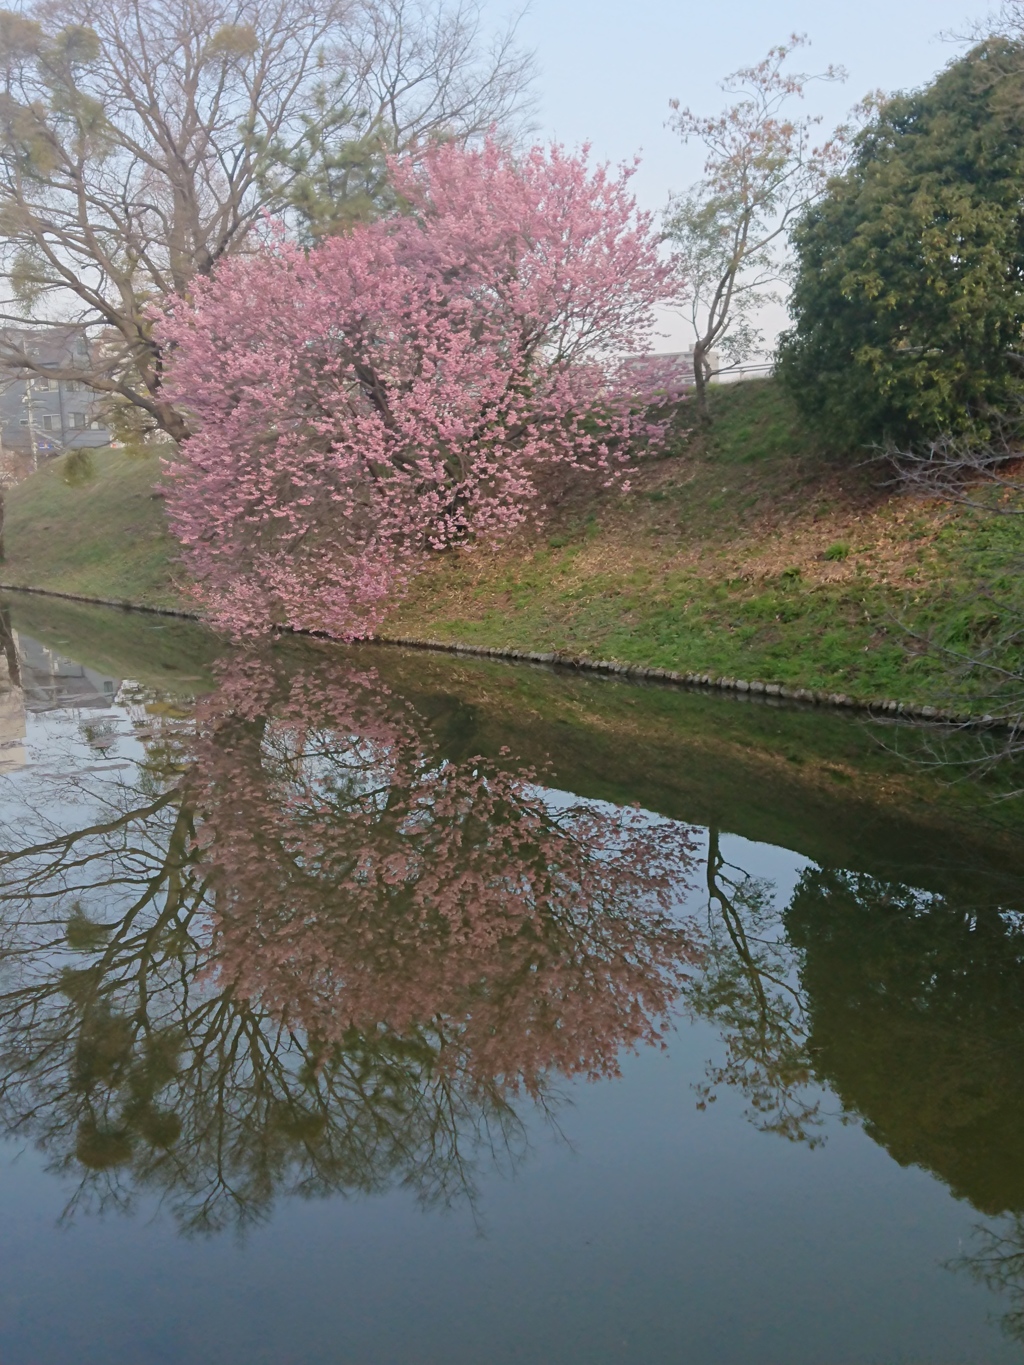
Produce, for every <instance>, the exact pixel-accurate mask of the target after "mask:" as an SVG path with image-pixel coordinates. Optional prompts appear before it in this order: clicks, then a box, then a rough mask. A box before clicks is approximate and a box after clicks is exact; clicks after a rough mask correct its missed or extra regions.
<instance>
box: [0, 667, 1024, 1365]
mask: <svg viewBox="0 0 1024 1365" xmlns="http://www.w3.org/2000/svg"><path fill="white" fill-rule="evenodd" d="M135 695H136V694H134V693H132V692H130V690H129V689H126V691H125V694H124V697H123V698H122V699H117V700H114V701H113V702H112V704H110V705H109V706H107V707H106V708H105V709H104V711H103V713H102V715H97V713H96V711H94V710H93V711H88V712H87V711H85V710H79V711H72V712H67V711H47V712H44V713H38V712H31V711H30V712H29V714H28V716H27V734H26V743H25V749H26V760H27V765H26V766H25V767H24V768H22V769H20V770H19V771H16V772H13V773H8V774H7V775H6V776H5V777H3V778H2V779H0V823H2V824H3V826H4V827H5V828H6V829H7V830H10V829H11V828H12V827H16V826H18V825H19V824H20V825H21V828H22V830H27V829H29V828H30V827H31V826H32V824H33V821H34V818H35V817H33V816H31V815H28V817H27V819H26V811H27V808H28V807H35V809H36V810H37V811H38V812H39V818H40V819H41V820H44V821H45V822H48V823H49V824H51V825H54V826H58V827H62V828H65V829H72V828H76V827H80V826H81V824H82V823H83V822H84V819H91V818H95V816H96V815H97V813H102V811H103V810H104V809H107V808H111V807H113V806H116V805H117V803H118V801H119V800H120V798H121V795H122V793H123V790H124V788H125V786H126V785H127V786H130V785H131V784H132V782H133V778H134V773H135V768H134V765H135V764H136V763H141V762H143V761H144V760H145V756H146V746H145V744H144V743H143V742H142V741H141V740H139V739H138V738H136V737H135V735H134V730H135V729H137V728H138V727H139V726H141V725H146V726H148V725H149V724H150V721H149V720H148V719H147V718H146V714H145V710H144V706H143V703H142V702H141V700H134V701H131V700H127V698H128V697H129V696H135ZM174 724H175V723H174V722H173V721H172V722H170V723H169V727H168V728H169V729H170V730H171V731H173V729H174ZM100 733H109V734H114V735H116V736H117V738H116V742H115V743H114V744H113V745H112V746H109V747H107V748H106V749H104V750H102V751H99V750H97V747H96V745H95V742H93V743H90V741H89V734H92V736H93V739H94V740H95V737H96V735H97V734H100ZM362 756H363V757H364V758H372V757H373V753H372V750H371V749H366V750H365V751H364V752H363V754H362ZM75 773H77V774H78V775H79V776H78V779H77V782H75V781H71V780H68V779H70V778H72V777H73V775H74V774H75ZM303 775H304V778H305V779H306V780H307V781H310V782H311V783H312V785H314V786H315V785H317V784H318V783H326V782H327V781H328V780H329V774H328V768H327V766H326V763H325V760H323V759H321V758H316V757H314V758H312V759H310V761H309V764H308V767H307V770H306V771H305V773H304V774H303ZM364 780H368V779H364ZM154 789H156V788H154ZM530 790H531V791H532V792H535V793H538V794H542V797H543V801H544V804H545V806H546V807H547V809H548V810H549V811H550V812H552V813H554V814H559V813H563V812H565V811H568V810H570V809H571V808H573V807H578V806H579V805H580V799H579V798H578V797H576V796H575V795H573V794H572V793H571V792H569V791H564V790H560V789H557V788H549V787H540V786H537V787H533V788H531V789H530ZM584 804H585V805H586V807H587V808H589V809H591V810H593V811H595V812H599V813H606V814H609V815H610V814H611V813H613V811H614V808H613V807H611V806H609V805H608V804H607V803H604V802H598V801H588V802H586V803H584ZM640 815H641V818H642V820H644V821H646V822H648V823H649V824H650V825H651V826H652V827H659V826H664V825H667V824H668V823H669V822H667V821H665V820H664V818H663V817H662V816H660V815H657V814H656V813H653V812H649V811H644V812H641V813H640ZM137 837H139V838H142V839H144V836H143V835H141V834H139V835H138V836H137ZM718 849H719V853H720V854H721V857H722V858H723V860H724V867H725V868H726V869H727V870H728V871H729V872H730V874H731V875H732V876H733V877H734V879H735V881H736V883H737V884H739V885H741V886H743V885H746V884H747V883H748V882H756V881H759V880H761V881H764V882H767V883H770V887H768V888H767V902H766V904H767V906H768V913H767V916H766V919H765V920H764V923H763V924H762V926H761V927H762V929H763V930H764V938H765V942H766V943H768V945H769V946H770V947H772V948H773V949H778V951H779V953H780V954H782V956H785V950H786V947H787V945H786V943H785V936H784V926H783V921H782V916H783V913H784V911H785V910H786V907H787V906H789V905H790V903H791V902H792V900H793V897H794V892H796V891H797V888H798V884H799V883H800V880H801V875H802V874H804V873H805V872H807V871H808V869H811V868H812V864H811V863H810V862H809V861H808V860H807V859H806V858H804V857H802V856H801V855H798V854H794V853H791V852H789V851H787V850H785V849H783V848H777V847H771V846H769V845H766V844H759V843H755V842H752V841H750V840H748V839H744V838H742V837H740V836H738V835H734V834H729V833H727V832H726V833H722V834H721V836H720V838H719V844H718ZM708 851H709V840H708V835H707V834H706V833H704V832H698V837H697V841H696V856H697V869H696V875H695V878H694V882H695V884H694V886H693V887H692V889H691V890H690V892H689V894H687V895H686V896H685V897H679V898H678V900H677V904H676V905H675V907H674V912H675V913H676V914H679V915H682V914H683V913H684V912H686V913H692V914H694V915H697V916H698V918H699V917H700V916H701V915H704V916H706V915H707V904H708V891H707V888H706V887H705V886H704V884H703V882H702V875H703V868H704V865H705V863H706V860H707V857H708ZM609 856H610V855H609V854H607V853H602V854H599V857H600V858H607V857H609ZM84 895H85V902H84V904H85V908H87V910H88V912H89V913H90V914H91V915H93V916H94V917H95V918H97V919H103V920H109V919H110V918H111V917H112V916H113V915H114V914H115V913H117V912H119V911H120V910H122V909H123V907H124V905H125V903H126V896H127V893H126V892H124V891H123V890H121V889H119V890H115V891H111V890H110V889H109V888H107V889H104V890H99V889H97V890H94V891H90V892H87V893H84ZM90 897H91V898H92V899H90ZM66 956H67V954H65V953H64V952H63V951H56V950H52V949H49V950H46V951H44V953H43V954H41V956H40V960H39V961H38V962H37V963H36V964H35V966H36V969H37V970H38V971H40V972H43V973H45V971H47V970H48V969H50V968H52V967H53V966H55V965H59V964H60V963H61V962H62V961H63V960H64V958H65V957H66ZM780 960H781V959H780ZM786 961H787V962H788V966H786V965H785V964H784V972H783V984H784V985H786V986H792V985H794V984H796V983H797V981H798V968H799V961H798V959H797V957H796V955H795V954H793V953H792V952H790V953H789V957H788V959H786ZM0 971H2V976H0V980H3V981H4V982H5V987H6V981H7V980H9V973H8V972H7V971H6V970H4V969H0ZM212 991H213V987H212V985H210V984H209V983H208V984H207V985H206V986H204V987H203V988H202V991H201V994H204V995H207V996H209V995H211V994H212ZM158 1013H159V1011H158ZM725 1060H726V1049H725V1045H724V1043H723V1037H722V1032H721V1030H720V1029H719V1028H717V1027H713V1026H712V1025H711V1024H710V1023H709V1022H707V1020H706V1019H699V1020H697V1021H696V1022H694V1021H693V1020H691V1019H689V1018H683V1019H681V1020H680V1021H679V1024H678V1026H677V1028H676V1029H675V1030H674V1031H673V1033H672V1034H671V1035H670V1036H669V1038H668V1046H667V1049H665V1050H659V1049H657V1048H641V1049H640V1051H639V1052H637V1053H635V1054H632V1053H627V1054H626V1055H625V1056H624V1057H623V1075H622V1077H621V1078H619V1079H615V1080H605V1081H602V1082H600V1083H597V1084H588V1083H586V1082H584V1081H579V1080H576V1081H565V1080H562V1081H561V1082H560V1083H559V1090H560V1091H561V1093H562V1094H563V1095H564V1097H565V1100H566V1102H565V1103H564V1104H563V1105H561V1106H560V1107H559V1108H558V1109H557V1111H556V1112H555V1114H554V1115H553V1116H552V1117H551V1118H549V1117H546V1116H545V1115H544V1114H542V1113H540V1112H538V1111H537V1110H535V1109H531V1108H530V1106H528V1105H527V1106H523V1108H522V1118H523V1121H524V1123H525V1125H526V1135H527V1141H528V1147H527V1152H526V1156H525V1159H524V1160H522V1161H520V1162H518V1163H514V1164H513V1166H512V1167H510V1166H509V1164H508V1163H507V1162H499V1163H495V1164H492V1165H488V1164H487V1163H486V1162H485V1163H483V1164H482V1165H481V1166H480V1168H479V1173H478V1176H477V1195H476V1199H475V1202H474V1204H473V1206H472V1207H471V1206H470V1205H469V1204H467V1203H459V1202H456V1203H455V1205H454V1206H453V1207H452V1208H450V1209H448V1210H443V1211H439V1210H432V1211H423V1210H422V1209H421V1208H420V1207H419V1206H418V1205H417V1203H416V1201H415V1200H414V1198H413V1197H412V1194H411V1192H410V1191H409V1190H403V1189H389V1190H386V1191H385V1192H382V1193H380V1194H375V1195H372V1196H368V1195H365V1194H351V1193H350V1194H348V1195H345V1196H336V1197H333V1198H325V1199H321V1198H314V1199H310V1200H303V1199H295V1198H278V1199H277V1200H276V1201H273V1203H272V1208H271V1209H270V1210H269V1216H268V1221H267V1222H266V1223H265V1224H264V1225H262V1226H259V1225H258V1226H254V1227H252V1228H250V1229H249V1230H248V1231H247V1232H246V1233H245V1235H244V1236H242V1237H236V1236H233V1235H232V1234H230V1233H228V1234H226V1235H223V1236H220V1237H213V1238H203V1237H198V1238H194V1239H184V1238H181V1237H179V1236H178V1235H177V1234H176V1231H175V1225H174V1216H173V1214H174V1210H173V1195H171V1196H169V1197H168V1198H167V1200H166V1201H165V1204H164V1207H163V1208H162V1209H159V1208H158V1207H157V1201H156V1197H155V1195H154V1194H153V1193H151V1192H147V1191H146V1190H145V1189H142V1190H140V1191H139V1192H138V1203H137V1206H136V1207H135V1209H134V1211H133V1214H132V1215H131V1216H119V1215H117V1214H113V1213H111V1214H108V1215H107V1216H105V1217H102V1218H99V1217H78V1218H76V1219H74V1220H73V1222H72V1223H71V1224H70V1225H64V1226H61V1227H59V1228H58V1227H57V1222H58V1220H59V1218H60V1215H61V1210H62V1208H63V1207H64V1203H65V1200H66V1198H67V1196H68V1192H69V1189H70V1188H72V1187H73V1185H74V1181H75V1174H74V1172H73V1171H72V1170H67V1171H55V1170H46V1169H45V1168H46V1166H47V1163H48V1162H49V1161H51V1157H49V1156H48V1155H45V1154H41V1153H39V1152H38V1151H37V1150H36V1149H35V1148H34V1146H33V1143H32V1140H31V1134H30V1133H26V1135H25V1136H23V1137H20V1138H19V1137H13V1138H10V1139H9V1140H8V1141H7V1143H6V1150H7V1152H8V1154H9V1157H10V1160H9V1161H8V1162H7V1163H6V1164H4V1165H3V1166H2V1168H0V1220H2V1227H3V1229H4V1234H3V1238H2V1239H0V1360H2V1361H3V1365H30V1362H31V1365H48V1363H49V1362H51V1361H52V1362H54V1365H57V1362H64V1361H70V1360H74V1361H75V1362H76V1365H78V1363H80V1365H93V1362H95V1363H96V1365H149V1362H154V1363H156V1362H161V1363H162V1362H174V1365H178V1362H181V1363H182V1365H184V1363H185V1362H188V1365H206V1362H209V1365H215V1363H216V1365H236V1362H237V1365H285V1363H286V1362H292V1361H294V1362H296V1363H298V1362H303V1365H307V1363H308V1365H321V1363H322V1365H328V1362H330V1365H348V1363H349V1362H351V1365H435V1362H436V1365H442V1362H443V1365H478V1363H479V1362H484V1361H486V1362H487V1365H506V1362H515V1361H528V1362H531V1363H533V1362H545V1363H546V1362H551V1365H577V1362H578V1363H579V1365H584V1362H585V1363H586V1365H627V1363H628V1365H632V1363H633V1362H644V1365H669V1363H670V1362H671V1363H672V1365H675V1362H682V1363H685V1365H691V1363H692V1365H705V1363H706V1365H753V1362H757V1365H773V1363H774V1362H778V1365H783V1362H784V1363H785V1365H822V1363H823V1362H825V1361H829V1362H837V1363H839V1362H843V1363H844V1365H868V1362H885V1365H896V1363H897V1362H907V1363H908V1365H909V1363H910V1362H916V1363H917V1365H920V1362H923V1361H929V1362H938V1361H942V1362H948V1363H949V1365H983V1363H984V1365H1003V1362H1010V1361H1015V1360H1019V1359H1020V1351H1019V1348H1015V1347H1014V1346H1012V1345H1011V1344H1010V1343H1009V1342H1007V1341H1006V1340H1005V1338H1003V1337H1002V1336H1001V1335H1000V1333H999V1332H998V1331H997V1329H996V1328H995V1327H994V1326H993V1325H992V1324H991V1323H990V1322H989V1321H988V1318H989V1315H990V1314H991V1313H993V1311H998V1304H997V1303H996V1301H995V1300H994V1299H993V1298H992V1297H991V1296H990V1295H988V1294H987V1293H986V1292H985V1291H984V1290H982V1289H980V1288H978V1287H977V1286H975V1285H973V1284H972V1283H971V1282H970V1280H969V1279H968V1278H967V1277H966V1276H962V1275H959V1276H958V1275H952V1274H950V1273H949V1271H948V1270H947V1269H945V1268H943V1266H942V1264H941V1263H942V1262H943V1261H944V1260H948V1259H951V1258H954V1257H956V1256H957V1254H958V1253H959V1252H960V1251H961V1250H962V1249H963V1248H964V1247H965V1246H967V1245H968V1244H969V1240H970V1235H971V1228H972V1225H973V1224H975V1223H976V1222H977V1221H978V1215H977V1214H976V1213H975V1212H974V1211H973V1210H972V1209H971V1208H970V1206H969V1205H967V1204H966V1203H965V1202H958V1201H956V1200H954V1199H953V1198H952V1197H951V1195H950V1194H949V1192H948V1189H947V1188H946V1186H945V1185H943V1184H942V1183H941V1182H940V1181H939V1180H937V1179H935V1178H934V1177H933V1176H931V1175H929V1174H927V1173H925V1172H924V1171H922V1170H920V1169H917V1168H914V1167H910V1168H906V1169H904V1168H901V1167H900V1166H899V1165H897V1164H896V1162H895V1161H893V1159H892V1158H891V1157H890V1156H889V1155H888V1153H887V1152H886V1151H885V1150H884V1148H883V1147H882V1146H880V1145H878V1144H877V1143H876V1142H875V1141H873V1140H872V1138H871V1137H870V1136H869V1135H868V1133H866V1132H865V1131H864V1130H863V1129H862V1128H861V1127H860V1126H859V1125H857V1124H854V1125H849V1126H848V1125H846V1124H844V1123H842V1122H841V1121H840V1118H839V1114H840V1110H841V1105H840V1103H839V1101H838V1100H837V1098H836V1097H835V1096H833V1095H830V1094H828V1093H824V1094H823V1093H822V1092H821V1091H820V1089H819V1088H817V1087H815V1086H814V1084H813V1083H810V1084H808V1085H807V1086H806V1087H805V1088H806V1090H807V1092H808V1094H810V1095H812V1096H813V1095H818V1096H819V1097H821V1098H823V1100H824V1101H825V1105H824V1114H823V1128H822V1132H823V1134H824V1135H825V1136H826V1137H827V1142H826V1143H825V1144H824V1146H822V1147H819V1148H816V1149H814V1150H811V1149H809V1148H808V1146H807V1145H805V1144H803V1143H797V1142H787V1141H785V1140H783V1139H781V1138H778V1137H777V1136H774V1135H771V1134H764V1133H761V1132H759V1131H758V1130H757V1127H756V1125H755V1124H753V1123H751V1122H750V1119H749V1114H748V1113H747V1112H746V1111H747V1108H748V1106H747V1101H746V1099H745V1097H744V1095H742V1094H741V1093H738V1092H737V1090H736V1089H735V1088H730V1087H729V1086H722V1085H719V1086H718V1087H717V1091H716V1097H715V1100H714V1102H713V1103H712V1104H710V1105H708V1107H707V1108H706V1109H705V1110H703V1111H698V1110H697V1108H696V1105H695V1090H694V1086H695V1085H698V1084H699V1083H700V1082H701V1081H702V1079H703V1078H704V1077H705V1075H706V1072H707V1067H708V1064H709V1063H710V1065H711V1066H712V1067H716V1066H717V1067H721V1066H722V1065H724V1063H725Z"/></svg>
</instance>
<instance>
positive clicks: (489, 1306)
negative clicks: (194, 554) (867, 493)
mask: <svg viewBox="0 0 1024 1365" xmlns="http://www.w3.org/2000/svg"><path fill="white" fill-rule="evenodd" d="M0 627H2V628H0V637H2V643H3V647H4V663H3V664H2V665H0V683H2V687H0V1125H2V1133H3V1145H2V1147H0V1219H2V1224H0V1226H2V1228H3V1237H2V1239H0V1361H2V1362H3V1365H49V1363H50V1362H54V1365H58V1363H60V1362H68V1361H75V1362H80V1363H81V1365H86V1363H89V1365H91V1363H92V1362H96V1365H101V1363H102V1365H122V1363H123V1365H150V1362H153V1365H157V1363H158V1362H159V1363H162V1362H168V1363H171V1362H173V1363H174V1365H179V1363H180V1365H185V1363H186V1362H188V1365H200V1363H201V1362H210V1365H214V1362H216V1365H234V1363H235V1362H238V1365H243V1362H244V1365H258V1363H259V1365H262V1363H263V1362H266V1365H290V1363H291V1362H295V1363H296V1365H298V1363H299V1362H303V1365H307V1363H308V1365H314V1363H316V1365H319V1363H320V1362H324V1365H326V1363H327V1362H330V1363H331V1365H335V1363H337V1365H385V1363H386V1365H435V1362H436V1365H441V1363H442V1362H444V1365H462V1363H465V1365H484V1363H485V1362H486V1365H499V1363H501V1362H512V1361H523V1362H551V1363H552V1365H562V1362H566V1363H567V1365H568V1363H570V1362H580V1365H582V1363H583V1362H586V1365H604V1363H605V1362H607V1363H608V1365H612V1363H613V1362H614V1363H615V1365H619V1363H624V1362H644V1365H661V1363H662V1362H665V1363H666V1365H668V1362H680V1363H681V1365H691V1363H692V1365H704V1362H707V1363H708V1365H712V1362H713V1363H714V1365H733V1363H734V1365H748V1363H750V1365H753V1362H757V1365H774V1363H775V1362H777V1363H778V1365H803V1363H804V1362H806V1365H823V1362H830V1365H867V1363H868V1362H872V1363H873V1365H896V1363H897V1362H900V1363H904V1362H905V1363H906V1365H910V1363H911V1362H913V1365H954V1363H955V1365H961V1363H965V1362H992V1363H997V1362H1004V1361H1007V1362H1008V1361H1019V1360H1021V1359H1022V1358H1024V1348H1022V1344H1021V1343H1022V1342H1024V920H1022V918H1021V914H1022V912H1024V840H1022V839H1021V838H1020V833H1021V828H1020V825H1019V824H1018V821H1020V811H1019V809H1018V804H1019V803H1014V802H1012V801H1010V802H1007V801H1003V802H999V803H993V802H992V800H991V797H990V795H989V793H988V792H987V791H986V790H984V789H982V788H980V787H979V786H978V784H977V783H970V782H967V783H965V782H960V783H958V784H956V785H954V786H949V785H948V783H946V782H945V781H944V780H943V776H944V775H943V774H942V773H940V772H938V771H936V770H935V769H934V768H931V767H923V766H922V765H921V764H920V762H919V761H917V760H919V759H920V756H921V753H922V744H924V743H925V741H923V740H921V739H920V737H919V736H918V735H917V734H916V733H915V732H912V731H909V730H905V731H904V730H893V729H892V728H889V729H887V730H882V729H878V730H875V729H873V728H872V727H870V726H865V725H864V724H863V723H861V722H858V721H856V720H854V719H851V718H849V717H838V716H837V717H831V716H830V717H821V716H817V715H814V714H813V713H800V712H793V711H789V710H785V709H783V708H768V707H766V706H758V707H754V706H741V705H739V704H737V703H734V702H730V701H727V700H724V699H720V698H706V697H694V696H688V695H686V694H683V693H679V692H673V691H670V690H669V689H661V688H640V687H631V686H629V685H628V684H622V683H617V682H610V681H609V682H603V681H599V680H587V679H579V678H575V677H567V676H564V675H558V674H556V673H553V672H550V671H545V670H538V669H529V668H514V667H510V666H504V665H499V664H492V663H486V664H485V663H477V662H475V661H470V662H467V661H458V660H447V659H440V658H436V657H432V656H428V655H416V654H404V653H401V652H399V651H385V650H373V649H370V648H366V649H361V650H360V649H354V650H342V649H339V648H336V647H332V646H326V645H325V646H315V645H306V646H301V645H291V646H287V647H285V646H279V647H278V648H276V649H273V650H268V651H264V652H257V653H253V654H232V653H231V652H230V651H227V650H225V649H223V648H222V647H221V646H219V645H218V644H217V643H216V642H215V641H213V640H211V639H210V638H209V637H207V636H205V635H204V634H203V633H202V632H200V631H199V630H197V629H194V628H192V627H191V626H185V625H180V624H176V623H172V622H166V623H161V622H159V621H155V620H153V619H146V618H140V617H129V616H124V615H121V614H119V613H114V612H106V611H103V610H100V609H96V610H87V609H78V608H74V609H73V608H69V607H58V606H56V605H54V604H47V603H40V602H31V601H29V602H26V601H23V600H15V601H13V602H12V603H10V604H9V605H8V607H7V608H5V609H4V611H3V612H2V614H0ZM3 675H5V676H3ZM945 744H946V741H945V740H943V739H941V737H940V739H938V740H935V739H929V740H928V741H927V742H926V747H927V749H928V751H929V753H931V754H933V755H934V753H936V752H938V751H939V750H941V754H942V757H944V758H955V757H958V756H959V757H962V756H963V754H962V753H958V752H954V751H953V748H951V747H946V748H943V747H942V746H943V745H945ZM953 744H954V741H952V740H951V741H949V745H953ZM937 745H938V749H937V748H936V746H937ZM946 775H948V774H946Z"/></svg>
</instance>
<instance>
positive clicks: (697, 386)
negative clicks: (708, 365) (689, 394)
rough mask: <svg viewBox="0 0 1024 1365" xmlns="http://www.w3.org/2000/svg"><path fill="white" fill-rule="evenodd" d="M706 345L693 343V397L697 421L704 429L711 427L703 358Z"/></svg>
mask: <svg viewBox="0 0 1024 1365" xmlns="http://www.w3.org/2000/svg"><path fill="white" fill-rule="evenodd" d="M706 354H707V348H706V344H705V343H704V342H703V341H695V342H694V345H693V396H694V402H695V403H696V405H697V421H698V422H699V423H700V425H701V426H702V427H704V428H707V427H709V426H710V425H711V408H710V406H709V404H708V376H707V372H706V369H705V361H704V357H705V355H706Z"/></svg>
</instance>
